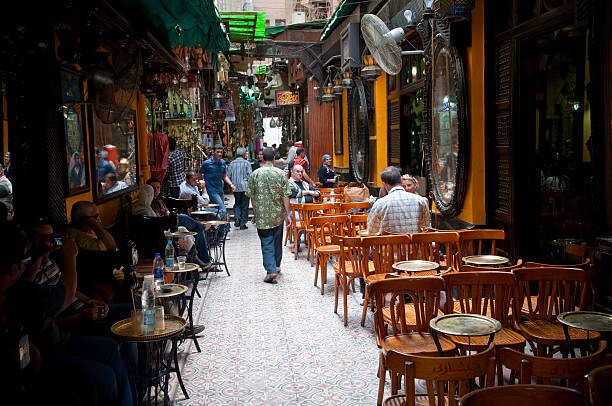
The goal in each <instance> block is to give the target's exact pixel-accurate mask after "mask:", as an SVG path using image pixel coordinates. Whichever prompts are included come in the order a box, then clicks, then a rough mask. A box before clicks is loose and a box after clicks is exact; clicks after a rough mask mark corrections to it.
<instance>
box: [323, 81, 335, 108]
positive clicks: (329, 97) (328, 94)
mask: <svg viewBox="0 0 612 406" xmlns="http://www.w3.org/2000/svg"><path fill="white" fill-rule="evenodd" d="M334 99H335V97H334V89H333V87H332V86H331V83H330V84H329V86H325V87H324V88H323V96H322V97H321V100H323V101H324V102H325V103H328V104H330V103H333V102H334Z"/></svg>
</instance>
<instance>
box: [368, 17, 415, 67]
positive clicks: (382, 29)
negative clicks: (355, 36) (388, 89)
mask: <svg viewBox="0 0 612 406" xmlns="http://www.w3.org/2000/svg"><path fill="white" fill-rule="evenodd" d="M404 17H405V18H406V20H407V21H408V24H409V25H410V24H412V12H411V11H410V10H406V11H405V12H404ZM361 35H363V39H364V41H365V43H366V46H367V47H368V50H369V51H370V53H371V54H372V56H373V57H374V60H376V63H377V64H378V65H379V66H380V67H381V68H382V69H383V70H384V71H385V72H387V73H388V74H389V75H397V74H398V73H400V71H401V69H402V55H410V54H422V53H423V51H422V50H414V51H402V48H400V46H399V43H400V42H401V41H402V40H403V39H404V29H403V28H401V27H396V28H393V29H392V30H390V29H389V28H387V25H386V24H385V23H384V21H383V20H381V19H380V18H379V17H378V16H376V15H374V14H366V15H364V16H363V18H362V19H361Z"/></svg>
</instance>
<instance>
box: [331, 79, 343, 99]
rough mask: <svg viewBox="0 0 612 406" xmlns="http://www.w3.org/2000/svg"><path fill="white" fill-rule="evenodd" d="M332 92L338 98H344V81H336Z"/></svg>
mask: <svg viewBox="0 0 612 406" xmlns="http://www.w3.org/2000/svg"><path fill="white" fill-rule="evenodd" d="M332 92H333V93H334V94H335V95H336V96H342V93H344V86H342V79H340V78H337V79H334V86H333V88H332Z"/></svg>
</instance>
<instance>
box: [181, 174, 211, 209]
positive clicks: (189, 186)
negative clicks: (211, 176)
mask: <svg viewBox="0 0 612 406" xmlns="http://www.w3.org/2000/svg"><path fill="white" fill-rule="evenodd" d="M198 186H200V187H201V188H202V191H201V192H200V189H199V188H198ZM179 191H180V192H179V199H191V198H192V197H193V195H195V196H197V198H198V204H199V205H206V204H208V202H209V201H210V198H209V197H208V193H206V186H204V181H202V182H201V183H200V182H198V176H197V175H196V174H195V173H194V172H187V174H186V178H185V180H184V181H183V183H181V186H180V187H179Z"/></svg>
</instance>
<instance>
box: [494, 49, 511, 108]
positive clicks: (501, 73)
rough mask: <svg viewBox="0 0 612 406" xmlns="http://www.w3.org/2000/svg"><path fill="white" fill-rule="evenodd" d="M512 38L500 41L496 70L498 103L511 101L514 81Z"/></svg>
mask: <svg viewBox="0 0 612 406" xmlns="http://www.w3.org/2000/svg"><path fill="white" fill-rule="evenodd" d="M510 45H511V44H510V40H506V41H503V42H500V43H498V45H497V51H496V58H495V59H496V62H497V63H496V68H495V69H496V70H495V85H496V92H495V94H496V101H497V103H506V102H508V101H510V91H511V82H512V76H511V74H512V72H511V69H510V68H511V62H512V53H511V47H510Z"/></svg>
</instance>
